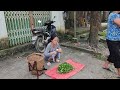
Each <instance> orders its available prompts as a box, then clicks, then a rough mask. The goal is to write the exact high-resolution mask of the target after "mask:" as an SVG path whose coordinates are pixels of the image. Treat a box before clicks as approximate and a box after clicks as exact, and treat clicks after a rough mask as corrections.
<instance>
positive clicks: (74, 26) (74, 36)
mask: <svg viewBox="0 0 120 90" xmlns="http://www.w3.org/2000/svg"><path fill="white" fill-rule="evenodd" d="M74 37H75V38H76V11H74Z"/></svg>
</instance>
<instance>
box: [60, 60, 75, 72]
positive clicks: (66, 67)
mask: <svg viewBox="0 0 120 90" xmlns="http://www.w3.org/2000/svg"><path fill="white" fill-rule="evenodd" d="M73 69H74V68H73V66H72V65H70V64H69V63H67V62H64V63H62V64H60V65H59V66H58V73H60V74H65V73H69V72H70V71H72V70H73Z"/></svg>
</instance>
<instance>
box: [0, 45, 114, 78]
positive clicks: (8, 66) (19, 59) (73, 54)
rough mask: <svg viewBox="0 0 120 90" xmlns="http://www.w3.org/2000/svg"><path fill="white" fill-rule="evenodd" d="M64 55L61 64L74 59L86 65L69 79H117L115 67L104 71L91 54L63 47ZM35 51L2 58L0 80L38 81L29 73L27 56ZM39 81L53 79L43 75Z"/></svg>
mask: <svg viewBox="0 0 120 90" xmlns="http://www.w3.org/2000/svg"><path fill="white" fill-rule="evenodd" d="M62 49H63V54H62V57H61V63H62V62H64V61H65V60H67V59H69V58H72V59H74V61H76V62H80V63H82V64H85V68H84V69H83V70H82V71H80V72H79V73H77V74H76V75H74V76H72V77H71V78H69V79H115V78H116V74H115V70H114V67H113V66H111V70H112V71H113V72H110V71H106V70H104V69H102V65H103V63H104V62H103V61H101V60H98V59H96V58H94V57H93V56H92V55H91V54H88V53H83V52H80V51H78V50H74V49H70V48H66V47H62ZM32 52H34V50H29V51H26V52H24V53H18V54H16V55H14V56H7V57H5V58H0V79H36V78H37V77H36V76H34V75H31V73H30V72H29V71H28V64H27V60H26V56H27V55H29V54H30V53H32ZM57 64H58V63H52V65H51V66H50V67H47V66H46V68H48V69H50V68H52V67H54V66H55V65H57ZM39 79H51V78H50V77H49V76H47V75H45V74H43V75H41V76H40V77H39Z"/></svg>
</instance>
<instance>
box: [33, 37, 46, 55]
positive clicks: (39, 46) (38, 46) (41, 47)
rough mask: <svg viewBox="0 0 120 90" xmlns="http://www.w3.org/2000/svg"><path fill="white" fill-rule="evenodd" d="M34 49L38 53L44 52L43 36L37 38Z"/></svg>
mask: <svg viewBox="0 0 120 90" xmlns="http://www.w3.org/2000/svg"><path fill="white" fill-rule="evenodd" d="M35 48H36V50H37V52H40V53H43V52H44V49H45V46H44V37H43V36H41V37H38V38H37V41H36V44H35Z"/></svg>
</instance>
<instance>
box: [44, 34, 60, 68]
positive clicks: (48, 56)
mask: <svg viewBox="0 0 120 90" xmlns="http://www.w3.org/2000/svg"><path fill="white" fill-rule="evenodd" d="M50 40H51V42H50V43H49V44H48V45H47V47H46V49H45V52H44V57H45V60H46V61H48V62H47V65H48V66H50V65H51V63H50V61H51V60H53V62H55V61H56V62H59V61H60V53H61V52H62V49H61V48H60V45H59V39H58V37H57V36H56V34H54V35H52V36H51V39H50Z"/></svg>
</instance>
